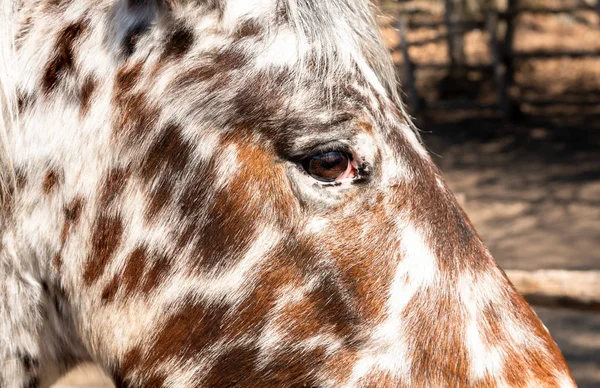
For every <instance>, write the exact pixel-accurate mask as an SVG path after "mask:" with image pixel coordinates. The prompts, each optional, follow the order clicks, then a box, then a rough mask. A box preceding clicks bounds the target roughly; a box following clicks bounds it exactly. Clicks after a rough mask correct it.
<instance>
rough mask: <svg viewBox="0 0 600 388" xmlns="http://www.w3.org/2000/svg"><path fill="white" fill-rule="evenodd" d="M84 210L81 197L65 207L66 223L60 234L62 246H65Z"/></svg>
mask: <svg viewBox="0 0 600 388" xmlns="http://www.w3.org/2000/svg"><path fill="white" fill-rule="evenodd" d="M82 209H83V199H82V198H80V197H75V198H74V199H73V200H71V202H70V203H69V204H68V205H67V206H66V207H65V209H64V213H65V223H64V225H63V228H62V231H61V233H60V243H61V246H62V245H64V244H65V242H66V241H67V237H68V236H69V234H70V233H71V231H72V230H73V228H74V227H75V226H76V225H77V222H78V221H79V217H80V216H81V210H82Z"/></svg>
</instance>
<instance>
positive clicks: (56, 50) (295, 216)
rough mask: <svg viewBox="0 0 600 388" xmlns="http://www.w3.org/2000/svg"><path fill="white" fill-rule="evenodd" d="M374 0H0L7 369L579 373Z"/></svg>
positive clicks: (223, 376)
mask: <svg viewBox="0 0 600 388" xmlns="http://www.w3.org/2000/svg"><path fill="white" fill-rule="evenodd" d="M371 8H372V4H370V3H369V2H368V1H367V0H354V1H352V0H346V1H344V0H314V1H311V0H154V1H140V0H3V5H2V20H0V28H1V29H2V30H1V37H0V38H1V42H0V47H1V48H0V54H1V62H2V65H1V68H0V69H1V72H0V77H1V78H0V80H1V85H2V104H1V109H0V111H1V112H2V126H3V128H2V146H3V148H2V151H1V153H0V154H1V158H0V161H1V175H2V178H3V187H4V191H3V198H2V199H3V207H2V212H1V214H2V215H1V218H0V220H1V227H0V228H1V229H0V232H1V250H0V365H1V367H0V386H1V387H2V388H13V387H17V388H27V387H29V388H33V387H38V386H48V385H49V384H51V382H52V381H54V379H56V377H57V376H59V375H61V374H62V373H64V371H66V370H67V369H68V368H70V367H72V366H73V365H75V364H77V363H78V362H81V361H84V360H93V361H95V362H97V363H99V364H100V365H101V366H102V367H103V368H104V369H105V370H106V371H107V372H108V373H109V374H111V375H112V376H113V378H114V381H115V383H116V385H117V386H119V387H162V386H165V387H231V386H236V387H300V386H306V387H357V386H362V387H442V386H452V387H459V386H460V387H467V386H468V387H539V386H552V387H554V386H562V387H569V386H573V380H572V378H571V376H570V373H569V370H568V368H567V366H566V364H565V361H564V359H563V357H562V356H561V354H560V352H559V350H558V349H557V347H556V345H555V343H554V342H553V340H552V339H551V338H550V335H549V334H548V332H547V331H546V329H545V328H544V326H543V325H542V323H541V322H540V321H539V319H538V318H537V317H536V315H535V314H534V313H533V311H532V310H531V308H530V307H529V306H528V305H527V304H526V303H525V302H524V300H523V299H522V298H521V297H520V296H519V295H518V294H517V292H516V291H515V289H514V288H513V286H512V285H511V284H510V282H509V281H508V280H507V279H506V277H505V275H504V274H503V272H502V271H501V270H500V269H499V268H498V267H497V266H496V264H495V263H494V261H493V259H492V258H491V257H490V254H489V253H488V252H487V251H486V249H485V247H484V245H483V244H482V242H481V241H480V239H479V237H478V236H477V234H476V233H475V232H474V230H473V227H472V226H471V224H470V223H469V220H468V219H467V217H466V216H465V214H464V213H463V212H462V210H461V209H460V207H459V206H458V205H457V203H456V201H455V199H454V198H453V196H452V194H451V193H450V191H449V190H448V188H447V186H446V185H445V184H444V181H443V180H442V178H441V176H440V173H439V171H438V170H437V169H436V167H435V166H434V164H433V163H432V161H431V159H430V158H429V156H428V155H427V153H426V151H425V149H424V148H423V146H422V145H421V144H420V142H419V140H418V138H417V136H415V133H414V132H413V130H412V129H411V124H410V119H409V117H408V116H407V115H406V113H405V112H404V111H403V109H402V107H401V104H400V101H399V98H398V95H397V93H396V91H395V89H396V82H395V78H394V71H393V66H392V63H391V60H390V56H389V54H388V53H387V52H386V49H385V47H384V46H383V44H382V42H381V39H380V38H379V36H378V32H377V26H376V24H375V22H374V19H373V16H372V9H371Z"/></svg>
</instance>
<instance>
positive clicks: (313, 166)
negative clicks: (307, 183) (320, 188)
mask: <svg viewBox="0 0 600 388" xmlns="http://www.w3.org/2000/svg"><path fill="white" fill-rule="evenodd" d="M301 164H302V167H303V168H304V170H305V171H306V172H307V173H308V175H310V176H311V177H313V178H315V179H316V180H318V181H321V182H335V181H337V180H341V179H345V178H352V177H353V176H354V167H353V166H352V163H351V159H350V156H349V155H348V154H347V153H345V152H338V151H332V152H325V153H322V154H317V155H312V156H309V157H308V158H306V159H304V160H302V162H301Z"/></svg>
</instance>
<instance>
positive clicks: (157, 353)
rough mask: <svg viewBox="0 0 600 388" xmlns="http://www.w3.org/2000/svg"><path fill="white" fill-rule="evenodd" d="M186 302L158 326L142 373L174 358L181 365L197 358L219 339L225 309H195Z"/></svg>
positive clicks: (223, 307)
mask: <svg viewBox="0 0 600 388" xmlns="http://www.w3.org/2000/svg"><path fill="white" fill-rule="evenodd" d="M192 303H194V302H192V301H188V302H187V304H184V305H183V306H181V307H180V308H179V309H178V311H177V312H176V313H175V314H174V315H172V316H171V317H169V318H168V319H167V320H166V321H165V322H164V324H163V325H162V326H161V327H162V330H161V331H159V332H158V333H157V335H156V337H155V340H154V342H153V343H152V346H151V347H150V351H149V352H148V354H147V356H146V357H145V359H144V362H143V365H142V368H141V369H142V370H144V371H145V370H152V369H153V368H155V367H156V366H157V365H159V364H160V363H162V362H164V361H166V360H168V359H170V358H172V357H175V358H176V359H178V360H179V361H180V362H187V361H188V360H191V359H194V358H195V357H198V355H200V353H202V352H203V351H204V350H205V349H206V347H207V346H208V345H210V344H213V343H214V342H215V341H216V340H218V339H219V338H221V332H222V330H223V327H224V323H225V322H224V318H225V314H226V313H227V310H228V307H227V306H223V305H216V306H215V305H198V304H192Z"/></svg>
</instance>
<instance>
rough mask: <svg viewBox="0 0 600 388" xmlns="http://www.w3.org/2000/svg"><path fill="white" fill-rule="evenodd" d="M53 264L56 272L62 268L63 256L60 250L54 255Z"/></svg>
mask: <svg viewBox="0 0 600 388" xmlns="http://www.w3.org/2000/svg"><path fill="white" fill-rule="evenodd" d="M52 265H53V266H54V270H55V271H56V272H59V271H60V269H61V268H62V257H61V256H60V252H57V253H55V254H54V256H53V257H52Z"/></svg>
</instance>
